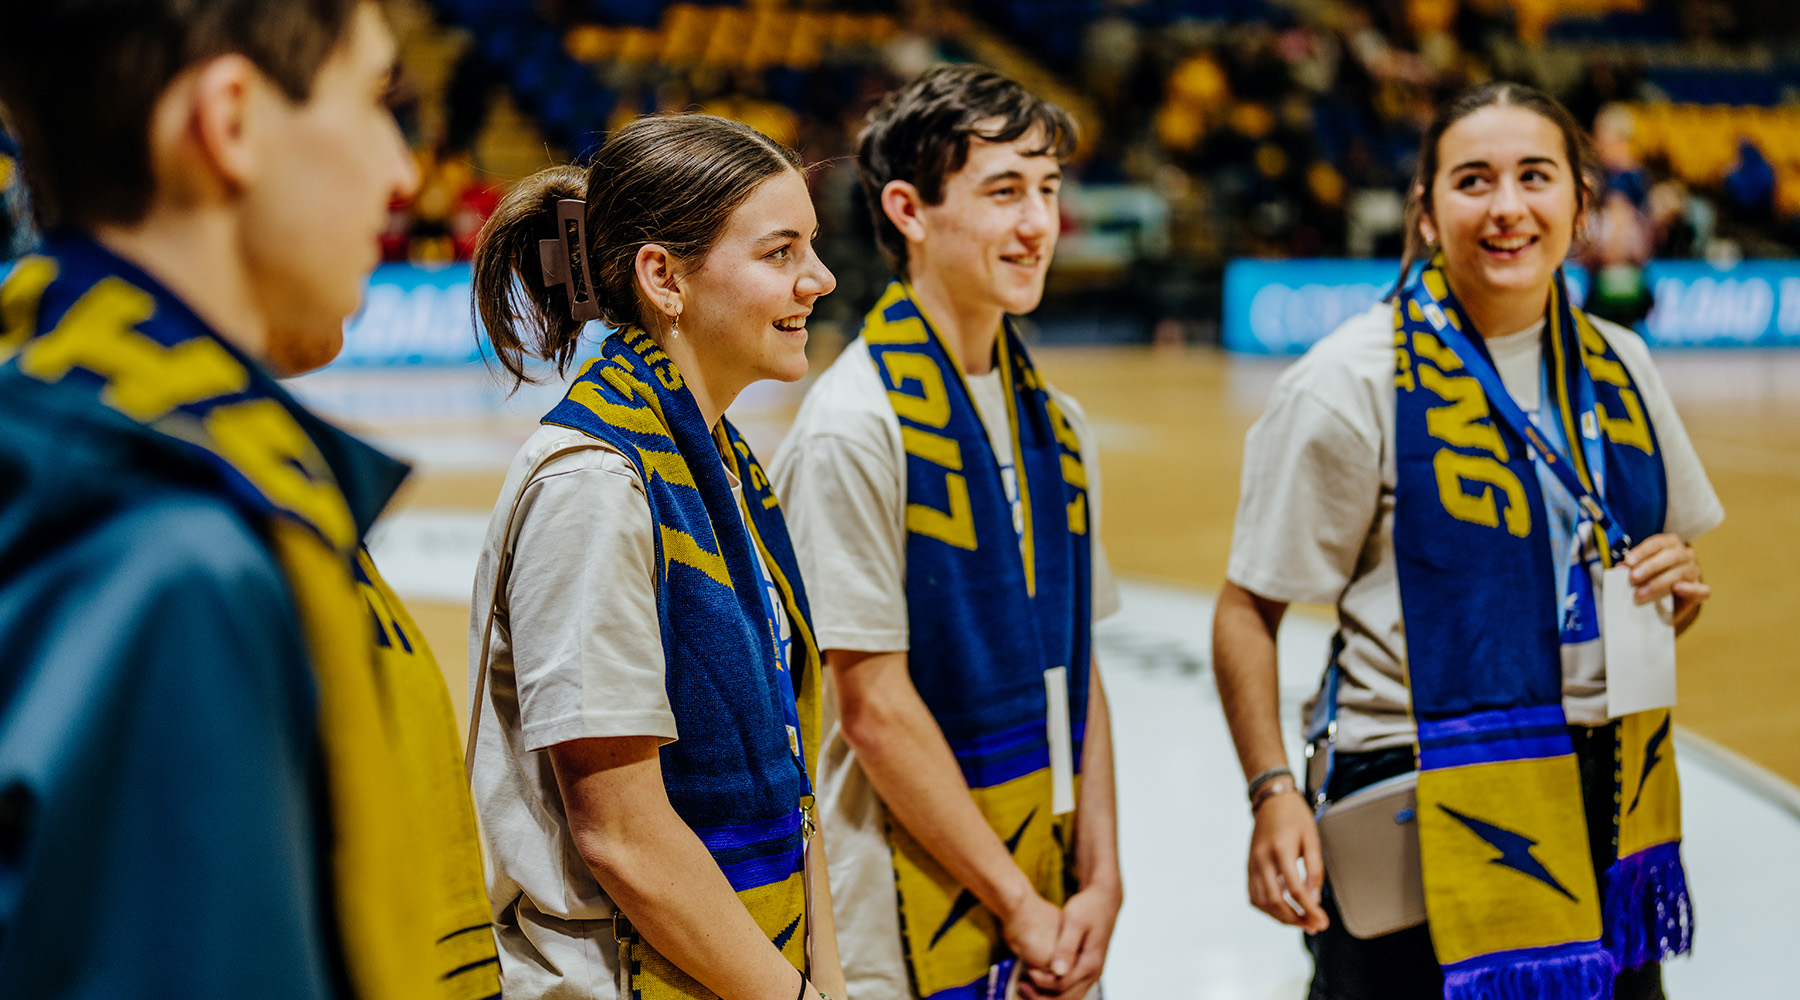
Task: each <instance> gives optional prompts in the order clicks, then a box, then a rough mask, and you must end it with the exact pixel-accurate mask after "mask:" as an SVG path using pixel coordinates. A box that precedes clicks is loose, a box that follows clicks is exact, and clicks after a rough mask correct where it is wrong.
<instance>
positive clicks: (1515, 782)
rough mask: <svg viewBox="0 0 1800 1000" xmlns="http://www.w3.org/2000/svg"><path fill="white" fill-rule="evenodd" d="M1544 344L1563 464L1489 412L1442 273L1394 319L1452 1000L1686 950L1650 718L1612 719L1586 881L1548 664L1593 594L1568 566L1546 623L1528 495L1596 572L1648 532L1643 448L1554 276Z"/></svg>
mask: <svg viewBox="0 0 1800 1000" xmlns="http://www.w3.org/2000/svg"><path fill="white" fill-rule="evenodd" d="M1543 336H1544V355H1543V356H1544V366H1545V374H1544V382H1545V385H1546V387H1547V391H1546V393H1545V397H1544V401H1543V407H1542V411H1543V413H1544V414H1545V423H1546V424H1547V425H1549V426H1550V427H1551V428H1552V429H1553V431H1554V434H1555V435H1556V436H1559V437H1560V439H1561V441H1562V442H1568V443H1572V444H1573V445H1574V446H1573V447H1566V448H1559V447H1558V445H1557V443H1556V442H1555V441H1554V439H1553V438H1552V437H1551V436H1550V435H1547V434H1545V433H1544V432H1543V431H1541V430H1540V429H1539V428H1538V427H1537V426H1536V425H1534V424H1532V423H1531V421H1530V419H1529V418H1528V417H1526V416H1524V414H1523V412H1522V411H1520V410H1519V409H1518V406H1517V404H1516V403H1514V402H1513V400H1512V398H1511V397H1510V396H1509V395H1507V394H1506V390H1505V388H1504V386H1503V385H1502V384H1501V383H1500V381H1499V378H1498V375H1497V373H1495V371H1494V367H1493V363H1492V359H1491V358H1490V357H1489V356H1488V354H1487V352H1486V349H1485V346H1484V345H1483V343H1482V340H1481V337H1480V336H1479V335H1478V334H1476V333H1475V331H1473V330H1472V329H1471V328H1470V326H1469V320H1468V318H1467V314H1466V313H1465V312H1464V311H1463V310H1462V308H1461V306H1460V305H1459V304H1458V303H1457V302H1456V300H1455V298H1454V296H1453V295H1452V294H1451V293H1450V290H1449V287H1448V285H1447V282H1446V281H1445V279H1444V275H1443V270H1442V260H1441V259H1439V260H1436V261H1433V262H1432V263H1430V264H1429V265H1427V266H1426V267H1425V269H1424V271H1423V272H1422V273H1421V274H1420V275H1419V277H1418V279H1417V280H1415V281H1414V282H1413V283H1412V284H1410V285H1409V286H1408V287H1407V289H1406V290H1405V291H1404V292H1403V293H1402V294H1401V295H1400V297H1399V299H1398V302H1397V304H1396V307H1395V315H1394V345H1395V366H1396V367H1395V384H1396V389H1395V413H1396V424H1395V457H1396V483H1395V499H1394V550H1395V555H1396V557H1397V560H1398V575H1399V582H1400V599H1401V609H1402V614H1403V617H1404V618H1405V620H1406V650H1407V668H1408V684H1409V687H1410V689H1411V694H1412V712H1413V716H1414V718H1415V721H1416V722H1417V725H1418V759H1419V786H1418V802H1419V841H1420V852H1421V857H1422V862H1423V869H1424V876H1425V899H1426V912H1427V914H1428V917H1429V920H1430V926H1431V937H1432V944H1433V947H1434V949H1435V950H1436V952H1437V957H1438V961H1439V962H1440V963H1442V965H1443V967H1444V974H1445V997H1446V998H1448V1000H1477V998H1480V1000H1488V998H1499V1000H1515V998H1516V1000H1524V998H1527V997H1532V998H1556V1000H1563V998H1569V1000H1576V998H1579V1000H1597V998H1609V997H1610V996H1611V993H1612V981H1613V977H1614V975H1615V974H1616V972H1617V971H1618V970H1619V969H1621V968H1631V967H1636V966H1639V965H1642V964H1644V963H1645V962H1648V961H1652V960H1655V959H1659V958H1661V957H1662V956H1664V955H1668V954H1675V953H1680V952H1683V951H1686V950H1687V947H1688V945H1689V942H1690V940H1691V935H1692V917H1691V907H1690V904H1689V900H1688V896H1687V887H1686V880H1685V876H1684V875H1683V872H1682V868H1681V862H1680V856H1679V845H1680V835H1681V834H1680V795H1679V790H1678V787H1677V785H1676V778H1675V768H1674V763H1673V753H1672V748H1671V747H1670V746H1669V745H1668V742H1667V736H1668V728H1669V713H1668V711H1667V710H1659V711H1655V712H1643V713H1638V714H1635V715H1630V716H1627V717H1625V718H1624V719H1622V720H1620V724H1619V727H1618V730H1619V746H1618V755H1617V757H1616V759H1617V761H1618V764H1617V765H1616V767H1617V772H1616V773H1615V782H1616V787H1618V788H1619V789H1621V792H1622V794H1621V795H1620V796H1619V797H1618V799H1619V804H1618V805H1617V806H1616V807H1615V812H1614V827H1615V829H1614V831H1613V832H1614V833H1615V837H1614V838H1613V839H1614V843H1615V844H1616V851H1615V852H1614V853H1615V855H1616V860H1614V861H1613V863H1612V864H1611V865H1609V866H1608V867H1607V869H1606V871H1604V872H1601V873H1599V876H1598V878H1597V877H1596V873H1595V871H1594V863H1593V860H1592V857H1591V854H1590V851H1589V839H1588V830H1587V823H1586V819H1585V814H1584V810H1583V803H1582V797H1581V789H1580V780H1579V774H1578V770H1577V765H1576V760H1575V756H1574V750H1573V745H1572V743H1571V741H1570V738H1569V733H1568V729H1567V726H1566V724H1565V719H1564V715H1563V709H1562V674H1563V666H1562V665H1563V663H1564V661H1565V659H1566V658H1568V657H1570V656H1575V655H1579V654H1582V653H1584V652H1587V651H1589V650H1588V648H1587V647H1588V646H1589V644H1593V643H1597V641H1598V634H1599V633H1598V619H1597V616H1596V613H1595V612H1594V610H1593V603H1594V602H1593V591H1594V588H1593V586H1592V580H1591V578H1590V576H1589V570H1588V567H1587V566H1586V564H1585V563H1583V562H1581V561H1580V560H1579V559H1578V560H1577V563H1576V565H1577V566H1579V567H1580V570H1579V572H1575V573H1571V574H1570V585H1569V591H1570V593H1569V595H1568V597H1567V598H1566V600H1567V601H1569V602H1572V603H1573V604H1574V605H1575V611H1574V613H1572V614H1568V615H1565V614H1563V613H1562V610H1563V609H1562V608H1561V607H1560V606H1559V604H1560V603H1561V602H1560V601H1559V597H1558V594H1559V589H1558V583H1557V574H1558V572H1559V570H1560V569H1561V568H1560V567H1557V566H1555V565H1554V564H1553V560H1552V556H1551V551H1552V539H1551V538H1550V530H1549V526H1548V525H1549V518H1548V517H1547V514H1546V510H1547V508H1546V496H1545V487H1544V485H1543V482H1545V481H1549V482H1554V483H1557V484H1561V485H1562V486H1563V487H1564V488H1566V489H1567V491H1568V493H1569V494H1570V495H1571V496H1572V497H1574V498H1575V499H1576V500H1578V501H1579V502H1580V505H1581V509H1582V510H1583V511H1584V514H1583V517H1584V519H1585V520H1586V521H1587V522H1588V524H1587V527H1586V528H1585V529H1584V531H1585V532H1587V533H1591V534H1587V535H1584V536H1583V537H1582V538H1577V539H1573V540H1571V541H1570V544H1571V545H1574V546H1577V547H1578V548H1577V551H1580V549H1579V547H1580V546H1582V545H1583V538H1589V539H1591V545H1592V549H1593V550H1594V556H1595V559H1596V560H1597V562H1598V563H1599V565H1601V566H1610V565H1611V563H1612V559H1613V558H1614V557H1615V556H1616V555H1617V554H1619V552H1618V551H1617V550H1618V549H1619V548H1620V547H1621V546H1623V545H1624V544H1625V543H1626V542H1627V541H1628V540H1629V539H1631V538H1640V539H1641V538H1645V537H1648V536H1650V535H1652V534H1655V533H1657V532H1658V531H1660V530H1662V523H1663V517H1664V513H1665V508H1666V504H1667V495H1666V492H1667V486H1666V482H1665V478H1664V473H1663V466H1662V460H1661V458H1660V456H1659V452H1658V449H1657V443H1656V435H1655V432H1654V430H1653V429H1652V427H1651V426H1650V422H1649V419H1648V417H1647V416H1646V414H1645V412H1644V407H1643V404H1642V400H1641V397H1640V395H1639V392H1638V389H1637V387H1636V385H1635V384H1634V383H1633V381H1632V378H1631V375H1630V373H1629V372H1628V371H1627V370H1626V368H1625V366H1624V364H1623V363H1622V362H1621V361H1620V360H1619V358H1618V355H1617V354H1616V353H1615V352H1614V351H1613V349H1612V348H1611V346H1610V345H1609V344H1608V343H1607V342H1606V338H1605V337H1604V335H1602V334H1601V332H1600V331H1599V330H1598V329H1596V328H1595V326H1594V324H1593V323H1592V321H1591V320H1589V319H1588V317H1587V316H1586V314H1584V313H1582V312H1581V311H1580V310H1579V309H1575V308H1574V307H1573V306H1572V305H1571V304H1570V302H1569V298H1568V292H1567V289H1566V287H1565V286H1564V284H1563V282H1562V279H1561V275H1560V274H1559V275H1558V277H1557V280H1556V281H1555V282H1554V283H1553V285H1552V288H1551V296H1550V303H1549V307H1548V314H1547V319H1546V323H1545V326H1544V334H1543ZM1540 471H1542V472H1543V473H1545V474H1546V475H1547V476H1552V477H1554V478H1553V479H1548V480H1545V479H1544V477H1541V476H1540ZM1602 479H1603V480H1604V481H1603V482H1602Z"/></svg>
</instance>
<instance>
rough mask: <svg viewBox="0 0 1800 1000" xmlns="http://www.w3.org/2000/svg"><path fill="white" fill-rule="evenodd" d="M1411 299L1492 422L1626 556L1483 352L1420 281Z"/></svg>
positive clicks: (1615, 525) (1599, 507)
mask: <svg viewBox="0 0 1800 1000" xmlns="http://www.w3.org/2000/svg"><path fill="white" fill-rule="evenodd" d="M1413 294H1414V295H1415V296H1422V297H1423V301H1422V302H1420V303H1419V306H1420V310H1421V311H1422V312H1423V313H1424V314H1425V318H1426V319H1428V320H1430V322H1431V325H1432V326H1433V327H1434V328H1435V329H1436V330H1437V334H1438V336H1439V337H1440V338H1442V340H1443V341H1444V344H1445V346H1447V347H1449V348H1450V350H1451V351H1453V352H1454V353H1455V354H1456V356H1457V358H1459V359H1460V360H1461V361H1462V363H1463V367H1465V368H1467V369H1468V370H1469V374H1470V375H1472V376H1474V377H1475V380H1476V381H1477V382H1479V383H1480V384H1481V390H1482V392H1484V393H1486V394H1487V398H1488V405H1489V407H1490V408H1491V410H1492V412H1493V414H1494V417H1495V418H1496V419H1498V420H1499V421H1501V422H1502V423H1504V424H1506V426H1508V427H1510V428H1512V430H1513V433H1515V434H1518V435H1519V436H1520V437H1522V438H1524V439H1525V440H1526V441H1528V442H1530V444H1531V447H1532V448H1535V449H1536V450H1537V453H1538V456H1539V457H1540V458H1542V459H1543V462H1544V465H1545V466H1546V467H1548V468H1549V470H1550V472H1551V474H1552V475H1554V476H1556V478H1557V481H1559V482H1561V483H1562V484H1563V488H1564V489H1566V490H1568V491H1569V495H1570V496H1572V497H1574V498H1575V502H1576V503H1577V504H1578V505H1579V506H1580V507H1581V510H1582V512H1583V513H1584V514H1586V515H1587V516H1588V519H1589V520H1590V521H1592V522H1594V524H1595V525H1596V526H1598V527H1599V528H1600V530H1601V531H1603V532H1605V533H1606V544H1607V547H1608V548H1609V549H1610V550H1611V552H1612V555H1613V559H1614V560H1618V559H1622V558H1624V556H1625V553H1626V551H1627V550H1629V549H1630V548H1631V536H1629V535H1627V534H1625V529H1624V528H1621V527H1620V526H1619V522H1618V521H1616V520H1614V519H1613V517H1612V515H1610V514H1609V513H1607V510H1606V501H1604V500H1602V499H1601V498H1600V497H1598V496H1595V495H1594V491H1593V490H1590V489H1588V487H1587V484H1586V483H1583V482H1582V481H1581V477H1580V476H1577V475H1576V474H1575V467H1574V465H1573V464H1571V463H1570V462H1569V460H1568V458H1567V457H1566V456H1565V455H1564V454H1563V453H1562V451H1561V450H1560V449H1558V448H1557V447H1556V446H1554V445H1552V444H1551V443H1550V439H1549V438H1547V437H1545V436H1544V434H1543V432H1542V431H1540V430H1538V428H1537V425H1536V424H1534V423H1532V422H1531V418H1530V417H1528V416H1526V415H1525V411H1524V410H1522V409H1520V408H1519V404H1518V401H1516V400H1514V399H1513V397H1512V393H1510V392H1508V391H1506V384H1505V383H1504V382H1502V381H1501V380H1500V373H1499V372H1497V371H1495V370H1494V363H1493V362H1492V361H1490V360H1489V359H1488V356H1487V353H1486V352H1484V351H1482V350H1481V349H1480V348H1478V347H1476V346H1475V344H1474V343H1472V342H1471V341H1470V340H1469V335H1468V334H1467V333H1464V332H1463V331H1462V330H1460V329H1458V328H1457V327H1455V326H1454V325H1452V324H1451V323H1450V322H1449V321H1448V320H1447V319H1445V317H1444V311H1443V309H1442V307H1441V306H1440V305H1439V304H1438V301H1437V299H1436V298H1435V297H1434V296H1433V295H1432V294H1431V289H1429V288H1426V287H1425V284H1424V282H1419V283H1418V284H1417V285H1415V286H1414V290H1413ZM1559 294H1560V293H1559ZM1549 322H1550V328H1549V333H1550V335H1551V336H1553V337H1555V336H1561V335H1562V331H1561V330H1560V329H1555V328H1554V327H1556V326H1558V325H1560V324H1557V323H1556V322H1555V319H1554V317H1553V318H1552V319H1551V320H1550V321H1549ZM1572 363H1574V364H1580V359H1578V358H1577V359H1572ZM1555 374H1556V376H1557V377H1559V378H1560V377H1561V373H1560V372H1558V373H1555ZM1591 398H1592V397H1591V396H1590V395H1589V394H1588V393H1586V392H1583V393H1582V394H1581V402H1580V403H1579V404H1578V405H1579V406H1580V408H1581V409H1582V412H1583V414H1584V415H1585V414H1586V413H1588V412H1591V410H1590V408H1591V407H1592V405H1593V403H1592V402H1591ZM1573 423H1574V424H1575V425H1576V434H1577V436H1579V434H1580V425H1581V423H1582V421H1581V420H1579V419H1578V420H1575V421H1573ZM1569 446H1570V447H1571V448H1579V447H1581V442H1580V441H1579V440H1577V441H1571V442H1569Z"/></svg>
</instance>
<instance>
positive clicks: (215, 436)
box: [0, 237, 500, 1000]
mask: <svg viewBox="0 0 1800 1000" xmlns="http://www.w3.org/2000/svg"><path fill="white" fill-rule="evenodd" d="M0 365H4V366H5V367H7V368H10V369H13V370H14V371H16V372H18V373H19V374H21V375H23V376H25V377H28V378H32V379H36V380H38V381H41V382H46V383H62V384H69V383H73V384H76V385H79V386H81V387H83V388H84V389H89V390H91V391H92V393H93V394H94V398H95V399H96V400H97V402H98V403H99V404H100V405H102V406H104V407H106V408H108V409H109V410H111V411H113V412H116V413H117V414H119V415H120V416H121V417H122V418H123V421H122V426H123V427H128V428H131V429H132V431H133V432H135V433H142V434H147V435H154V436H155V437H156V438H157V439H158V441H159V442H160V443H161V444H164V445H172V446H174V447H176V448H178V449H179V450H181V451H183V452H185V453H188V454H191V455H192V456H194V457H195V458H196V459H198V460H199V461H200V462H201V464H202V465H203V466H205V467H208V468H211V469H213V470H214V471H215V472H216V473H217V475H218V478H219V482H220V485H221V488H222V489H223V490H224V491H225V492H226V493H227V495H228V496H229V497H230V498H231V499H232V500H233V502H235V503H236V504H237V505H238V506H239V507H240V508H241V509H242V510H244V511H245V512H246V514H247V515H249V516H250V517H251V518H253V519H254V522H255V523H257V524H258V525H260V526H262V527H263V528H264V529H265V530H266V532H267V535H268V538H269V544H270V547H271V549H272V550H273V553H274V555H275V557H276V559H277V561H278V562H279V563H280V565H281V567H282V569H283V571H284V573H285V575H286V577H287V581H288V585H289V588H290V590H291V591H292V593H293V596H294V604H295V609H296V611H297V613H298V615H297V616H298V618H299V621H300V625H301V627H302V629H303V631H304V634H305V635H306V638H307V643H308V646H309V647H310V652H311V654H312V655H311V659H312V663H313V670H314V673H315V678H316V683H317V690H318V726H319V737H320V742H321V744H322V747H323V756H324V761H325V774H326V783H327V786H328V802H329V808H330V817H331V824H330V829H331V833H332V838H331V857H330V869H331V879H332V891H331V896H332V898H333V899H334V901H335V906H336V911H337V913H336V916H337V919H336V924H337V931H338V934H339V940H340V943H341V947H342V951H343V955H344V962H345V966H346V971H347V972H348V975H349V980H350V985H351V987H352V989H353V990H354V991H355V993H356V995H358V996H362V997H395V998H441V1000H475V998H480V997H495V996H498V994H499V990H500V984H499V976H498V964H497V961H496V959H495V952H494V940H493V934H492V931H491V929H490V927H489V924H488V903H487V894H486V891H485V889H484V887H483V882H482V873H481V856H480V851H479V847H478V846H477V840H476V834H475V816H474V810H473V808H472V806H471V804H470V802H469V795H468V791H467V788H466V787H465V786H464V784H463V781H462V776H461V773H460V771H459V769H458V767H457V757H458V744H459V737H458V735H457V731H456V723H455V719H454V717H453V715H452V713H451V708H450V702H449V695H448V692H447V691H446V690H445V688H444V682H443V677H442V675H441V674H440V673H439V672H438V669H437V665H436V663H435V662H433V661H432V659H431V654H430V652H429V651H428V650H427V649H426V648H425V646H424V644H423V642H422V640H421V639H420V636H419V633H418V630H417V629H416V628H415V627H414V626H413V625H412V622H411V619H410V618H408V617H407V616H406V612H405V609H404V608H403V607H402V606H401V605H400V602H399V601H398V599H396V598H395V597H394V596H393V594H392V592H391V591H389V590H388V589H387V585H386V584H385V583H383V582H382V581H381V578H380V576H379V575H378V574H377V573H376V572H375V567H374V564H373V563H372V562H370V561H369V559H368V554H367V553H366V552H365V551H363V550H362V548H361V529H362V527H363V525H360V524H359V523H358V519H357V517H356V516H355V515H353V513H352V510H353V508H354V509H366V508H370V507H371V506H372V505H371V503H370V501H371V500H377V501H379V500H385V497H386V495H387V494H386V493H385V492H383V493H381V495H380V497H379V498H375V497H371V496H357V497H355V498H354V502H352V498H351V497H350V496H349V495H347V493H346V490H352V491H354V490H358V489H365V490H377V489H379V490H386V491H390V492H391V490H392V488H393V487H394V486H395V485H397V484H398V481H399V477H400V476H401V475H403V474H404V467H401V466H399V465H398V463H395V462H393V461H392V460H391V459H388V458H386V457H385V456H382V455H380V454H378V453H376V452H375V451H374V450H373V449H370V448H368V447H367V446H366V445H363V444H361V443H360V442H357V441H355V439H353V438H350V437H349V436H348V435H344V434H342V433H339V432H336V431H333V430H330V429H329V428H326V427H325V426H324V425H323V424H321V423H320V422H319V420H318V418H317V417H315V416H313V415H312V414H310V413H308V412H307V411H306V410H305V409H303V408H302V407H301V406H300V405H299V404H298V403H296V402H294V400H293V399H292V398H291V397H289V396H288V395H287V393H286V392H284V391H283V390H282V389H281V388H280V387H279V386H278V385H276V384H275V382H274V381H273V380H272V379H270V378H269V376H268V375H267V374H265V373H264V372H263V371H262V370H261V369H260V368H258V367H257V366H256V365H254V364H252V363H250V362H249V361H247V360H245V359H244V358H243V357H242V356H241V355H239V354H238V353H237V352H236V351H235V350H234V349H233V348H231V347H230V346H229V345H227V344H226V343H225V342H224V341H222V340H220V339H218V338H217V337H216V336H215V335H214V334H213V333H212V332H211V331H210V330H209V329H208V328H207V326H206V324H205V323H204V322H202V321H201V320H200V319H199V317H197V316H195V315H194V314H193V313H192V312H191V311H190V310H189V309H188V308H187V307H186V306H185V305H184V304H183V303H182V302H181V301H180V300H179V299H177V298H175V297H174V296H173V295H171V294H170V293H169V292H168V291H167V290H165V289H164V288H162V286H161V285H159V284H158V283H156V282H155V281H154V280H152V279H151V278H150V277H149V276H148V275H145V274H144V273H143V272H142V271H140V270H138V269H137V268H136V267H134V266H132V265H131V264H129V263H127V262H125V261H123V260H121V259H119V258H118V257H115V256H114V255H112V254H110V253H108V252H107V251H105V250H104V249H102V248H100V247H99V246H98V245H96V244H94V243H93V242H91V241H89V240H87V239H83V238H76V237H71V238H63V239H58V240H54V241H51V242H50V243H49V244H48V245H47V246H46V247H45V253H44V255H43V256H34V257H28V258H25V259H24V260H22V261H20V262H19V264H18V265H17V266H16V267H15V268H14V269H13V271H12V273H11V274H10V275H9V276H8V278H7V281H6V283H5V285H4V286H0ZM333 469H341V470H352V471H355V472H359V473H366V474H357V475H347V476H345V477H343V478H340V477H339V476H338V475H336V474H334V472H333ZM373 483H379V484H381V485H378V486H377V485H371V484H373ZM374 506H378V502H377V503H376V504H375V505H374ZM371 516H372V514H371Z"/></svg>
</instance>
